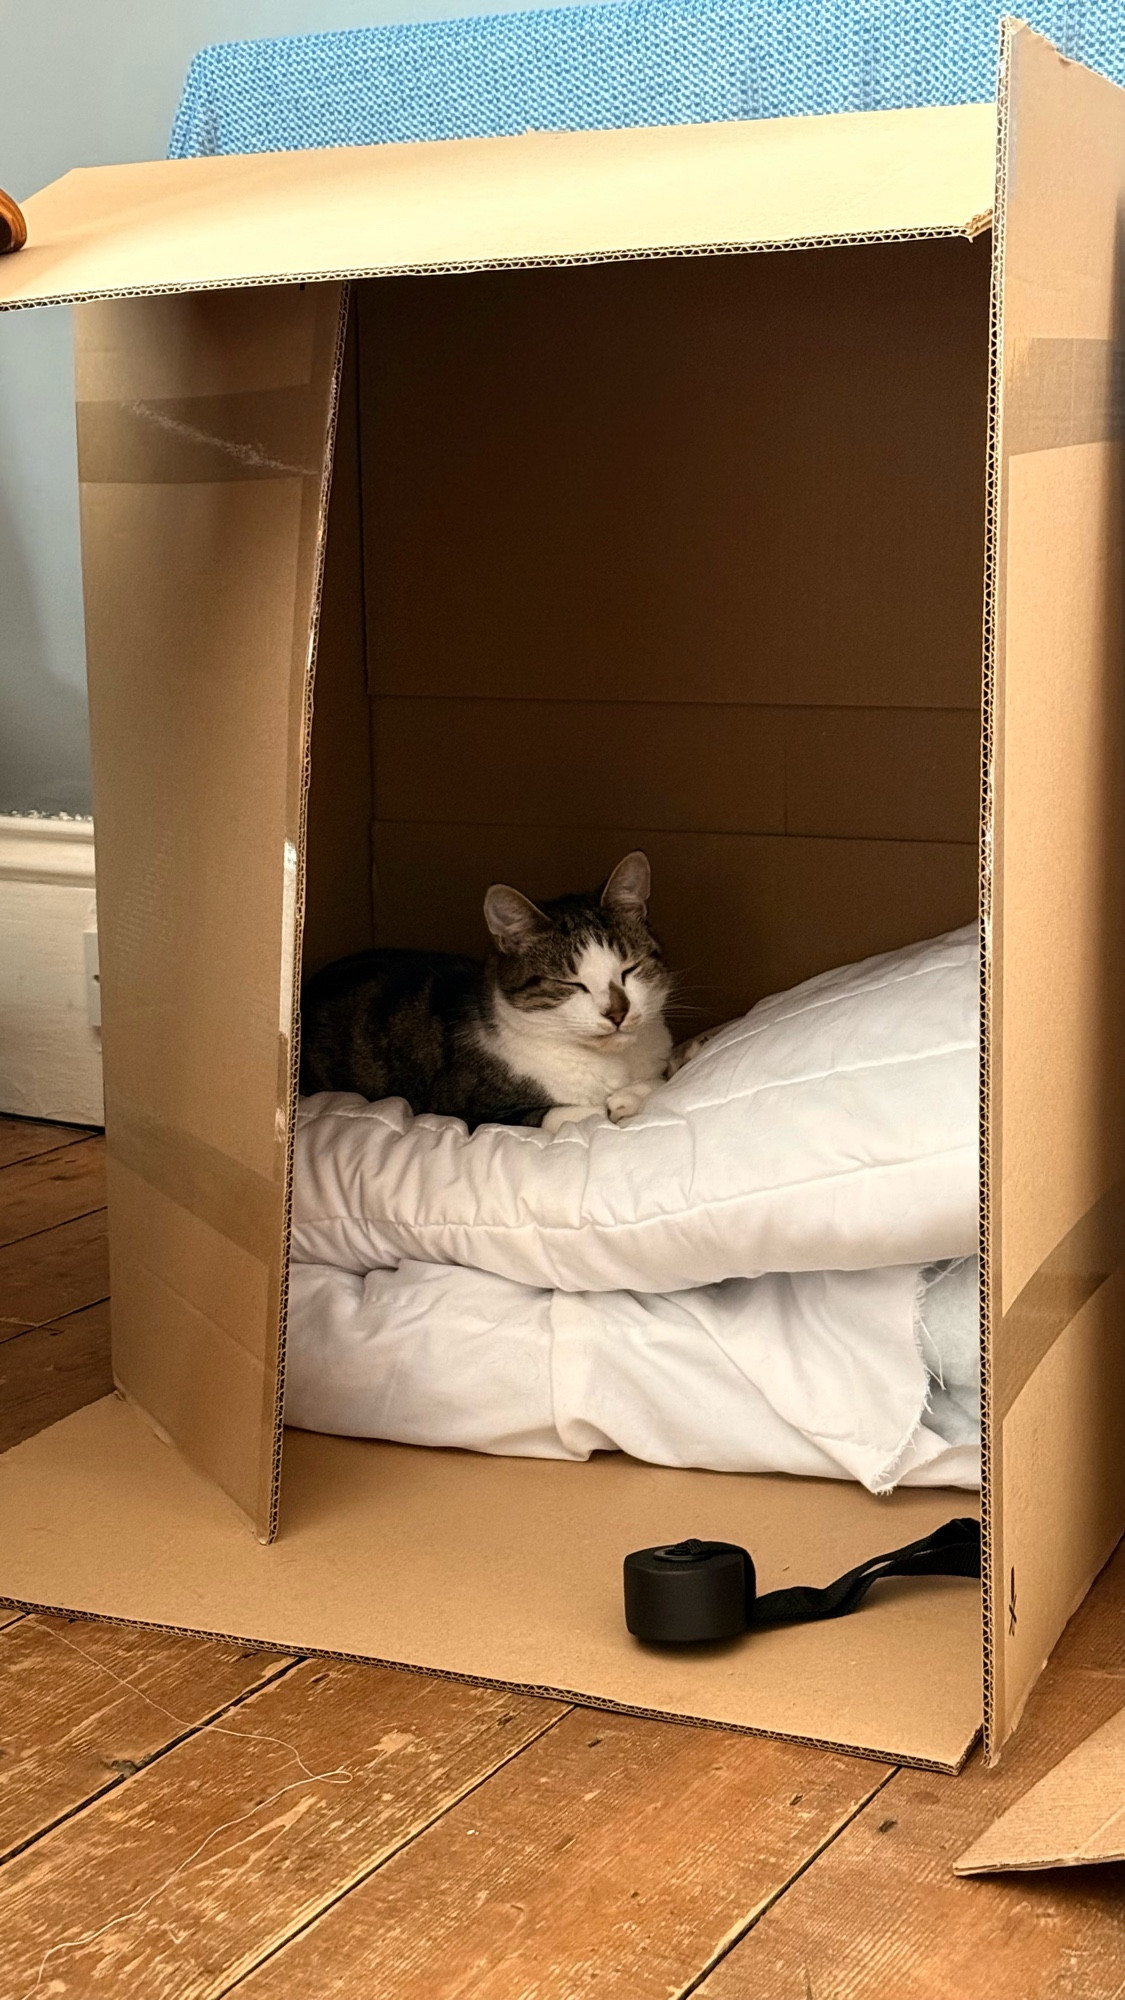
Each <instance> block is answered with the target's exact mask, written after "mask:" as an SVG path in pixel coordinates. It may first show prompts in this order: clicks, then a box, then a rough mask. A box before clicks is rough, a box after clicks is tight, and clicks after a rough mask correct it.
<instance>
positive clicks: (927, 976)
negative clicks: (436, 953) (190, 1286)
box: [293, 925, 979, 1292]
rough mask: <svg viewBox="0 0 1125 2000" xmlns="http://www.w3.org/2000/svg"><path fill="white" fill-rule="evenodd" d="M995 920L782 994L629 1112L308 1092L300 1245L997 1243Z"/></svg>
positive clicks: (596, 1265)
mask: <svg viewBox="0 0 1125 2000" xmlns="http://www.w3.org/2000/svg"><path fill="white" fill-rule="evenodd" d="M978 990H979V989H978V942H977V930H976V926H975V925H969V926H967V927H966V928H965V929H963V930H959V931H953V932H951V933H950V934H949V935H948V936H946V937H941V938H936V939H933V940H931V941H929V942H927V943H924V944H916V945H909V946H907V947H906V948H905V949H904V950H902V951H895V952H888V953H886V954H885V955H884V956H882V957H880V958H873V959H868V960H866V961H865V962H864V963H863V964H862V965H857V966H848V967H845V968H844V969H843V970H841V971H837V972H828V973H823V974H821V975H820V976H819V977H818V978H816V979H810V980H807V981H806V982H805V984H804V985H803V986H798V987H795V988H794V989H793V991H792V992H789V993H784V994H779V995H775V996H774V997H773V998H771V999H768V1000H762V1001H760V1002H759V1003H758V1005H757V1006H756V1007H754V1008H753V1009H752V1010H751V1012H750V1013H749V1014H748V1015H746V1016H745V1018H744V1019H743V1020H741V1021H738V1022H734V1023H732V1024H731V1025H730V1026H729V1027H727V1028H724V1029H723V1031H722V1033H721V1034H719V1035H718V1036H716V1038H715V1040H714V1041H713V1042H711V1043H709V1044H708V1045H707V1047H706V1048H705V1049H704V1050H703V1051H702V1053H701V1054H700V1055H699V1056H697V1057H696V1059H695V1060H694V1061H693V1062H691V1063H689V1064H687V1065H686V1066H685V1068H683V1069H682V1070H681V1071H680V1072H679V1074H678V1075H677V1076H675V1077H673V1078H672V1080H671V1082H670V1083H667V1084H664V1085H662V1086H661V1088H660V1089H659V1090H658V1091H656V1092H654V1094H653V1096H652V1097H651V1098H650V1100H649V1102H648V1104H647V1105H646V1106H645V1108H644V1110H643V1111H642V1112H641V1113H640V1114H639V1115H638V1116H637V1117H636V1118H633V1119H630V1120H629V1122H628V1123H627V1124H625V1125H611V1124H610V1123H609V1122H608V1120H602V1119H595V1118H590V1119H588V1120H586V1121H585V1123H583V1124H581V1125H569V1126H566V1127H564V1128H563V1130H562V1131H561V1132H558V1133H555V1134H554V1135H553V1136H552V1135H548V1134H545V1133H543V1132H541V1131H539V1130H536V1129H532V1128H528V1127H512V1126H498V1125H486V1126H481V1127H480V1128H479V1129H478V1130H477V1131H476V1132H474V1133H472V1134H471V1135H470V1134H469V1133H468V1132H467V1131H466V1129H465V1127H464V1125H463V1124H462V1123H461V1122H460V1120H458V1119H452V1118H438V1117H433V1116H426V1117H420V1118H414V1117H412V1115H411V1113H410V1111H409V1109H408V1108H407V1106H406V1105H405V1104H404V1103H403V1102H402V1101H401V1100H400V1099H397V1098H393V1099H389V1100H387V1101H386V1102H383V1103H380V1104H368V1103H367V1102H366V1100H365V1099H363V1098H361V1097H352V1096H341V1095H336V1094H325V1095H322V1096H319V1097H313V1098H309V1099H307V1100H306V1101H305V1103H304V1104H303V1105H302V1107H301V1113H300V1118H299V1121H298V1131H297V1148H296V1178H295V1189H294V1231H293V1256H294V1258H295V1259H296V1260H297V1261H298V1262H303V1263H312V1264H330V1265H335V1266H336V1267H337V1268H342V1269H344V1270H350V1271H356V1272H362V1271H369V1270H373V1269H375V1268H376V1267H378V1266H384V1267H387V1266H393V1265H396V1264H399V1263H400V1262H402V1260H403V1259H404V1258H420V1259H422V1260H423V1261H426V1262H429V1263H450V1264H463V1265H468V1266H470V1267H472V1268H475V1269H477V1270H481V1271H490V1272H493V1273H495V1274H496V1275H497V1276H499V1277H505V1278H514V1279H517V1280H519V1281H520V1282H521V1283H523V1284H530V1285H537V1286H553V1287H557V1288H559V1289H561V1290H563V1291H615V1290H639V1291H646V1292H653V1291H660V1292H664V1291H676V1290H680V1289H682V1288H684V1287H687V1286H692V1285H706V1284H713V1283H715V1282H716V1281H718V1280H719V1279H723V1278H733V1277H751V1276H753V1275H755V1274H756V1273H758V1272H761V1271H819V1270H853V1271H856V1270H867V1269H870V1268H872V1267H874V1266H878V1265H882V1264H920V1263H927V1262H931V1261H936V1260H937V1259H939V1258H946V1257H961V1256H968V1255H971V1254H972V1252H973V1251H974V1250H975V1249H976V1244H977V1045H978V1019H979V1002H978Z"/></svg>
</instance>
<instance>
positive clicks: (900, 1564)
mask: <svg viewBox="0 0 1125 2000" xmlns="http://www.w3.org/2000/svg"><path fill="white" fill-rule="evenodd" d="M896 1576H903V1577H909V1576H964V1577H979V1576H980V1523H979V1522H977V1521H974V1520H971V1519H961V1520H955V1521H946V1522H945V1523H944V1524H943V1525H942V1526H941V1527H940V1528H935V1530H934V1532H933V1534H932V1535H923V1536H922V1538H921V1540H919V1541H917V1542H908V1543H907V1544H906V1546H905V1548H901V1549H890V1550H888V1552H887V1553H886V1554H885V1555H879V1556H870V1557H869V1558H868V1560H867V1561H866V1562H863V1563H859V1564H857V1566H856V1568H855V1569H850V1570H848V1571H847V1572H846V1574H845V1575H844V1576H838V1577H837V1578H836V1581H835V1582H834V1583H826V1584H824V1585H822V1586H821V1587H820V1588H815V1587H814V1586H813V1585H811V1584H795V1585H794V1586H793V1587H792V1588H791V1589H789V1590H769V1591H767V1592H766V1594H765V1596H764V1597H759V1596H758V1594H757V1579H756V1576H755V1572H754V1563H753V1559H752V1557H751V1555H750V1553H749V1550H747V1549H744V1548H741V1547H739V1545H738V1544H737V1543H735V1542H702V1541H696V1540H694V1539H690V1540H688V1541H685V1542H672V1543H665V1544H664V1545H663V1546H661V1547H659V1548H652V1549H637V1550H636V1551H635V1552H634V1553H633V1554H632V1555H629V1556H626V1558H625V1623H626V1625H627V1626H628V1628H629V1630H630V1632H632V1633H633V1634H634V1636H635V1637H636V1638H638V1639H646V1640H649V1641H651V1642H653V1643H655V1644H657V1645H684V1644H691V1643H693V1642H694V1643H699V1642H700V1641H707V1640H712V1641H713V1640H716V1639H731V1638H734V1637H736V1636H737V1634H738V1633H740V1632H748V1631H749V1630H750V1629H751V1628H752V1627H754V1626H758V1625H804V1624H809V1623H810V1622H812V1621H813V1620H814V1619H818V1618H844V1617H846V1616H847V1614H848V1613H849V1612H851V1611H856V1610H858V1608H859V1606H860V1605H861V1604H862V1603H863V1600H864V1598H865V1597H866V1596H867V1593H868V1591H869V1590H870V1588H871V1586H872V1584H873V1583H878V1582H879V1581H880V1579H881V1578H883V1577H896Z"/></svg>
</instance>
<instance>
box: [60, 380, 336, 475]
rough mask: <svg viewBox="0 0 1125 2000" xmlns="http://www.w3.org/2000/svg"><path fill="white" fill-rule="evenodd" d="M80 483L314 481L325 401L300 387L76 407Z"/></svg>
mask: <svg viewBox="0 0 1125 2000" xmlns="http://www.w3.org/2000/svg"><path fill="white" fill-rule="evenodd" d="M76 410H77V422H78V476H79V479H80V480H81V481H82V482H83V484H85V485H95V486H96V485H107V484H109V485H125V486H129V485H135V486H179V485H217V484H223V483H225V482H228V481H235V482H244V481H246V480H259V479H315V480H318V481H319V480H320V478H321V475H322V471H323V461H324V448H325V435H324V397H323V394H321V393H319V390H318V392H317V393H315V394H314V393H313V387H312V385H311V384H305V385H303V386H302V387H301V388H298V389H294V388H288V387H287V388H280V389H253V390H249V389H248V390H240V391H237V392H235V393H232V394H230V395H220V396H158V397H138V398H137V399H136V400H135V401H130V402H123V401H117V400H114V401H108V400H107V401H98V402H80V403H78V404H77V405H76Z"/></svg>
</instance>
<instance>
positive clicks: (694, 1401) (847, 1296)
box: [286, 1258, 979, 1493]
mask: <svg viewBox="0 0 1125 2000" xmlns="http://www.w3.org/2000/svg"><path fill="white" fill-rule="evenodd" d="M976 1325H977V1302H976V1259H975V1258H968V1259H965V1260H963V1261H962V1262H961V1263H958V1264H955V1265H953V1266H952V1267H941V1268H939V1269H938V1270H935V1271H930V1272H927V1273H923V1272H922V1271H920V1270H919V1268H918V1267H917V1266H916V1265H914V1266H906V1267H903V1266H891V1267H887V1268H884V1269H882V1270H875V1271H831V1272H800V1273H796V1274H794V1275H792V1276H767V1277H760V1278H751V1279H737V1278H736V1279H730V1280H728V1281H727V1282H726V1283H725V1284H721V1285H707V1286H703V1287H701V1288H699V1289H697V1290H694V1291H689V1292H675V1293H667V1294H643V1293H635V1292H601V1293H582V1292H560V1291H543V1290H536V1289H535V1288H533V1287H531V1286H527V1285H519V1284H516V1283H514V1282H513V1281H512V1280H511V1279H509V1278H496V1277H492V1276H490V1275H488V1274H486V1273H483V1272H480V1271H465V1270H460V1269H458V1268H457V1267H456V1266H455V1265H442V1264H420V1263H415V1262H412V1261H408V1262H406V1263H403V1264H400V1265H399V1267H398V1268H397V1270H394V1271H371V1272H367V1273H358V1272H350V1271H341V1270H338V1269H335V1268H333V1267H332V1266H325V1265H311V1264H305V1265H296V1266H294V1268H293V1271H292V1274H291V1294H290V1332H289V1342H288V1357H289V1358H288V1366H287V1374H286V1419H287V1421H288V1422H289V1423H291V1424H295V1425H297V1426H298V1427H299V1428H301V1429H305V1430H316V1431H331V1432H335V1433H336V1434H338V1435H341V1436H345V1437H379V1438H389V1439H392V1440H394V1441H397V1442H398V1443H401V1444H417V1445H447V1446H459V1447H461V1448H462V1449H464V1450H469V1451H483V1452H491V1453H496V1454H499V1455H502V1456H515V1457H532V1458H576V1459H581V1458H588V1457H589V1455H590V1453H591V1452H593V1451H612V1450H618V1451H626V1452H629V1453H630V1454H631V1455H632V1456H633V1457H634V1458H639V1459H644V1460H647V1461H648V1462H649V1463H650V1464H654V1465H672V1466H695V1467H700V1468H703V1469H705V1470H711V1471H716V1472H789V1473H796V1474H806V1475H809V1476H812V1477H818V1478H826V1479H827V1478H836V1479H840V1478H846V1479H856V1480H859V1481H860V1482H861V1483H862V1484H863V1485H864V1486H866V1487H868V1488H869V1490H870V1491H871V1492H873V1493H882V1492H886V1491H888V1490H889V1489H890V1488H891V1487H893V1486H896V1485H903V1484H905V1485H942V1486H976V1485H978V1484H979V1454H978V1450H977V1441H976V1425H975V1421H974V1419H973V1416H972V1415H971V1414H970V1412H971V1411H973V1410H975V1394H976V1381H975V1376H976V1365H975V1349H976V1338H975V1336H976ZM931 1328H932V1329H933V1330H934V1332H935V1333H936V1334H937V1338H936V1339H933V1338H930V1337H928V1334H929V1330H930V1329H931ZM927 1358H928V1361H929V1367H927ZM939 1373H940V1379H941V1382H943V1383H944V1387H941V1386H939V1380H938V1379H937V1378H938V1376H939Z"/></svg>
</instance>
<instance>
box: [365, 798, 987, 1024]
mask: <svg viewBox="0 0 1125 2000" xmlns="http://www.w3.org/2000/svg"><path fill="white" fill-rule="evenodd" d="M634 847H643V848H644V849H645V851H646V853H647V854H648V856H649V859H650V861H651V862H652V870H653V892H652V906H651V907H652V918H653V923H654V925H655V926H656V929H657V932H658V934H659V936H660V938H661V940H662V942H663V944H664V946H665V949H666V951H667V953H668V958H669V962H670V964H672V965H673V966H675V967H676V969H677V971H678V972H679V973H680V974H681V975H682V988H681V993H680V998H681V999H683V1000H684V1001H685V1002H686V1003H687V1004H688V1005H689V1006H691V1007H696V1008H700V1009H702V1014H703V1016H705V1017H706V1019H707V1020H708V1021H711V1020H730V1019H732V1018H733V1016H734V1015H736V1014H739V1013H742V1012H744V1011H745V1009H746V1008H747V1007H749V1006H750V1005H751V1004H752V1002H753V1001H755V1000H758V999H761V997H762V996H763V995H764V994H766V993H779V992H784V990H785V989H786V988H787V987H789V986H794V985H796V984H797V983H798V981H799V980H802V979H808V978H811V977H812V975H813V974H814V973H817V972H824V971H826V970H827V969H828V968H829V967H830V966H833V965H847V964H849V963H850V962H852V961H853V960H857V959H861V958H866V957H869V956H871V955H873V954H874V953H875V952H880V951H891V950H893V949H894V948H895V947H896V946H898V945H902V944H908V943H910V942H911V941H912V940H915V939H920V938H927V937H935V936H938V935H940V933H941V932H943V931H947V930H953V929H955V928H956V926H957V925H959V924H966V923H971V922H972V920H973V917H974V916H975V914H976V909H977V849H976V846H975V844H974V845H972V846H970V845H969V844H968V843H967V842H966V843H963V844H957V843H954V842H940V843H939V842H931V841H920V840H915V841H909V840H908V841H891V840H869V841H863V840H806V839H800V838H797V837H795V836H773V835H764V834H761V835H760V834H723V833H683V832H676V833H666V832H663V831H660V832H655V831H653V830H652V828H650V827H644V826H636V825H622V826H616V827H614V826H608V827H584V826H580V825H577V826H576V825H574V824H570V823H564V824H562V825H554V826H443V825H442V824H441V823H440V821H439V822H437V823H433V822H428V821H427V822H425V823H418V824H409V823H401V822H400V823H395V824H378V825H377V826H376V829H375V843H374V851H375V872H376V892H375V936H376V942H377V943H379V944H388V945H401V946H408V947H414V948H418V949H421V948H424V947H427V946H428V947H433V946H434V945H437V946H439V947H440V948H442V949H444V950H449V951H469V952H477V953H479V952H481V951H482V950H483V949H484V948H485V945H486V943H487V938H486V936H485V935H484V920H483V917H482V915H481V903H482V900H483V888H482V885H483V887H487V885H488V883H489V882H495V881H514V882H515V883H517V884H518V885H519V887H520V888H522V889H523V890H524V891H525V892H526V893H527V894H528V895H531V896H539V897H543V896H557V895H561V894H562V893H563V892H564V891H566V890H570V889H575V888H581V887H583V886H585V887H591V886H594V885H596V884H597V883H598V882H600V881H602V880H604V878H605V876H606V875H607V874H608V872H609V870H610V868H612V866H613V864H614V862H615V861H618V860H620V858H621V856H622V855H623V854H627V853H629V851H630V849H631V848H634ZM696 1018H697V1017H696V1016H694V1015H691V1016H688V1017H687V1021H688V1022H690V1021H694V1020H695V1019H696ZM687 1031H688V1028H687V1024H686V1023H685V1032H687Z"/></svg>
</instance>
